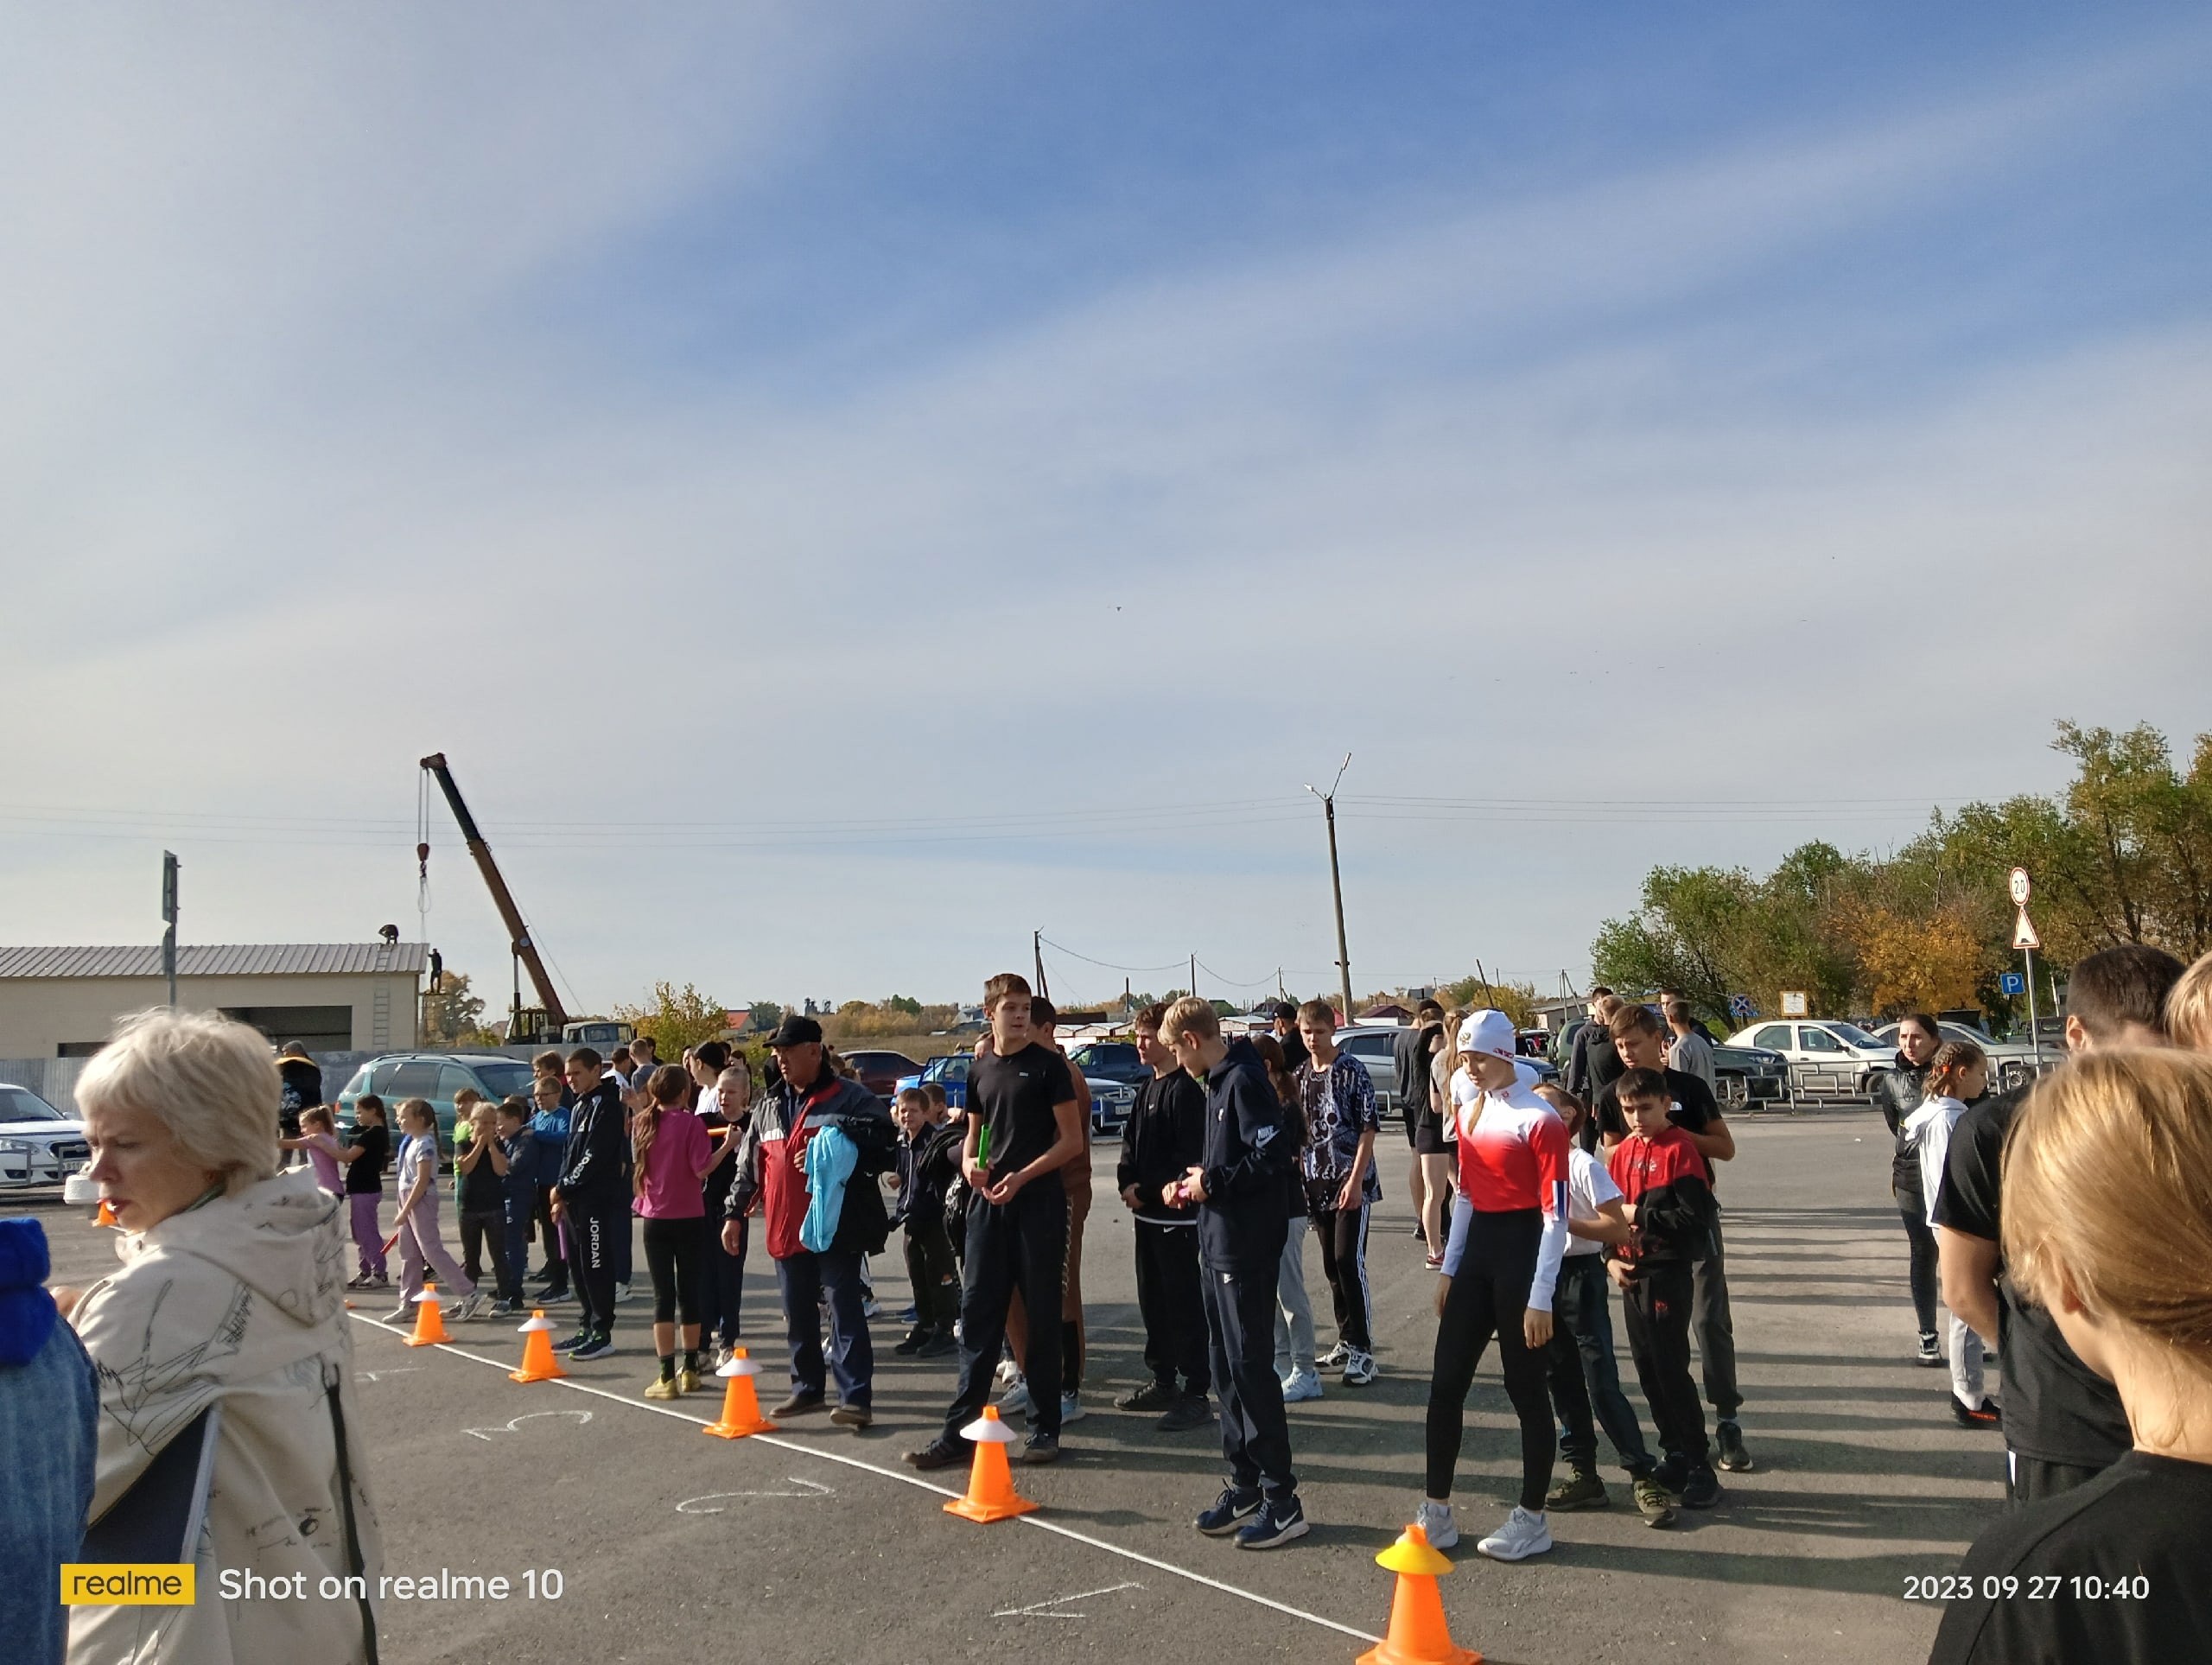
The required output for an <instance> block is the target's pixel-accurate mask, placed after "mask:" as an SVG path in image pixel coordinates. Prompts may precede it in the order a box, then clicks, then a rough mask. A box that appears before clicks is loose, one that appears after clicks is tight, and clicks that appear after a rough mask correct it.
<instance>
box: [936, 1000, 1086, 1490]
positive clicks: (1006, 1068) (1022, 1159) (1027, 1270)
mask: <svg viewBox="0 0 2212 1665" xmlns="http://www.w3.org/2000/svg"><path fill="white" fill-rule="evenodd" d="M1029 998H1030V997H1029V983H1028V981H1027V979H1026V978H1023V977H1020V976H1017V975H1014V973H1012V972H1010V971H1008V972H1001V974H1000V975H997V976H995V977H994V978H992V979H991V980H990V982H988V983H986V984H985V985H984V987H983V1004H984V1007H985V1009H986V1010H988V1012H989V1013H990V1014H991V1051H990V1052H988V1054H985V1055H982V1056H979V1057H978V1058H976V1061H975V1064H973V1065H972V1066H971V1067H970V1068H969V1071H968V1126H967V1142H966V1144H965V1145H964V1146H963V1149H962V1153H961V1158H960V1171H961V1175H962V1177H963V1179H966V1180H967V1182H968V1188H969V1203H968V1218H967V1232H968V1253H967V1256H966V1262H965V1266H964V1268H963V1272H964V1281H963V1285H962V1287H961V1292H960V1386H959V1388H958V1389H957V1391H956V1392H955V1393H954V1395H953V1396H952V1403H951V1404H950V1406H949V1407H948V1408H946V1411H945V1414H944V1430H943V1432H941V1433H939V1434H938V1437H937V1438H936V1439H932V1440H931V1441H930V1443H929V1444H928V1445H926V1446H922V1447H921V1448H920V1449H919V1450H917V1451H910V1452H907V1453H906V1460H907V1461H908V1462H909V1463H912V1465H914V1466H915V1467H916V1468H920V1469H936V1468H946V1467H950V1466H951V1465H954V1464H957V1463H965V1462H967V1461H968V1460H969V1442H968V1439H967V1437H966V1436H965V1435H964V1434H963V1433H961V1430H962V1429H963V1428H964V1427H967V1426H968V1425H969V1423H970V1422H972V1421H974V1420H976V1418H977V1417H978V1416H980V1415H982V1411H983V1402H984V1401H985V1400H987V1399H988V1398H989V1397H990V1391H991V1377H992V1375H993V1373H994V1372H995V1371H996V1370H997V1369H998V1365H999V1349H1000V1348H1001V1346H1002V1345H1003V1344H1004V1343H1005V1340H1006V1315H1007V1307H1008V1306H1010V1305H1011V1304H1012V1302H1013V1300H1014V1291H1015V1290H1016V1289H1017V1288H1019V1289H1020V1291H1021V1299H1022V1303H1023V1305H1024V1306H1027V1309H1028V1310H1029V1312H1032V1313H1033V1314H1034V1313H1043V1312H1058V1311H1059V1310H1060V1292H1061V1288H1062V1280H1063V1278H1064V1277H1065V1274H1066V1271H1067V1254H1068V1200H1067V1192H1066V1191H1065V1188H1064V1187H1063V1186H1062V1185H1061V1183H1060V1167H1061V1165H1062V1164H1064V1163H1066V1162H1069V1161H1073V1160H1081V1159H1082V1157H1083V1153H1084V1125H1083V1122H1084V1118H1083V1112H1082V1111H1081V1109H1079V1108H1078V1107H1077V1102H1076V1090H1075V1084H1074V1077H1072V1076H1071V1075H1070V1074H1069V1072H1068V1061H1067V1059H1066V1058H1063V1057H1061V1056H1060V1054H1059V1053H1058V1052H1053V1051H1052V1049H1051V1048H1049V1047H1046V1046H1042V1045H1039V1044H1038V1043H1037V1042H1036V1041H1035V1040H1034V1039H1032V1038H1031V1035H1030V1031H1029ZM1023 1369H1024V1370H1025V1372H1026V1373H1027V1376H1028V1382H1029V1403H1030V1407H1031V1409H1030V1423H1029V1427H1030V1433H1029V1439H1028V1443H1027V1446H1025V1447H1024V1449H1023V1451H1022V1458H1023V1459H1024V1460H1025V1461H1027V1462H1031V1463H1049V1462H1052V1461H1053V1460H1054V1459H1055V1458H1058V1456H1059V1454H1060V1331H1059V1326H1058V1325H1054V1324H1048V1323H1033V1324H1031V1325H1030V1326H1029V1345H1028V1348H1027V1357H1026V1358H1025V1359H1024V1360H1023Z"/></svg>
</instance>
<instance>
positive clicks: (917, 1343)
mask: <svg viewBox="0 0 2212 1665" xmlns="http://www.w3.org/2000/svg"><path fill="white" fill-rule="evenodd" d="M935 1333H936V1331H933V1330H931V1329H930V1328H929V1326H928V1325H921V1324H918V1325H915V1326H914V1327H913V1328H912V1329H911V1330H909V1331H906V1337H905V1338H904V1339H903V1340H901V1341H900V1342H899V1344H898V1345H897V1346H896V1347H893V1349H892V1351H893V1352H894V1353H896V1354H898V1355H899V1357H901V1358H912V1357H913V1356H914V1355H915V1354H916V1353H918V1352H920V1351H921V1350H922V1345H923V1344H924V1343H925V1342H926V1341H928V1340H929V1338H931V1336H932V1335H934V1334H935Z"/></svg>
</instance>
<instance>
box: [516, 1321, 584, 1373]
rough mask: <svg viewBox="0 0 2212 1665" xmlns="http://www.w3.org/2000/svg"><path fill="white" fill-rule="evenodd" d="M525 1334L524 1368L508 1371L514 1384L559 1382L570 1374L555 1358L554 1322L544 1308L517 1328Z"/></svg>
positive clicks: (523, 1346) (523, 1348) (523, 1349)
mask: <svg viewBox="0 0 2212 1665" xmlns="http://www.w3.org/2000/svg"><path fill="white" fill-rule="evenodd" d="M515 1327H516V1329H517V1330H518V1331H521V1333H522V1336H523V1344H522V1369H519V1370H510V1371H508V1372H507V1380H508V1381H510V1382H559V1381H561V1380H562V1379H563V1378H564V1377H565V1376H567V1375H568V1374H569V1373H568V1372H567V1371H566V1370H564V1369H562V1368H561V1362H560V1361H559V1360H558V1359H556V1358H555V1357H553V1320H552V1319H549V1318H547V1317H546V1316H545V1309H544V1308H543V1307H542V1306H538V1307H533V1308H532V1309H531V1314H530V1321H529V1322H528V1323H526V1324H519V1325H516V1326H515Z"/></svg>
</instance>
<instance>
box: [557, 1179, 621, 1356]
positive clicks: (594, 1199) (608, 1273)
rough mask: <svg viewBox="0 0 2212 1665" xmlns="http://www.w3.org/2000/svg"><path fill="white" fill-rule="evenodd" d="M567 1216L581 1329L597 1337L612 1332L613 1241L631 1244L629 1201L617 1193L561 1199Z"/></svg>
mask: <svg viewBox="0 0 2212 1665" xmlns="http://www.w3.org/2000/svg"><path fill="white" fill-rule="evenodd" d="M562 1200H563V1203H564V1204H566V1205H567V1208H568V1216H569V1273H570V1274H571V1275H572V1276H573V1278H574V1279H575V1288H576V1304H577V1305H578V1306H581V1307H582V1308H583V1323H582V1325H581V1327H582V1328H583V1329H586V1330H591V1331H596V1332H597V1333H598V1334H600V1335H602V1336H604V1335H611V1334H612V1333H613V1330H614V1282H615V1278H614V1250H615V1243H616V1240H617V1239H618V1238H619V1239H620V1241H621V1242H629V1241H630V1208H629V1203H630V1199H629V1198H627V1197H626V1196H625V1195H624V1194H623V1193H622V1192H619V1191H609V1192H606V1193H605V1194H603V1195H601V1194H599V1193H588V1194H586V1195H583V1196H578V1197H564V1198H563V1199H562Z"/></svg>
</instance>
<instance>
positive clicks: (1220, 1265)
mask: <svg viewBox="0 0 2212 1665" xmlns="http://www.w3.org/2000/svg"><path fill="white" fill-rule="evenodd" d="M1160 1038H1161V1039H1163V1040H1164V1041H1166V1044H1167V1045H1168V1047H1169V1048H1170V1049H1171V1050H1172V1051H1173V1052H1174V1054H1175V1061H1176V1063H1178V1064H1180V1065H1181V1066H1182V1067H1183V1069H1184V1070H1185V1071H1187V1072H1188V1073H1189V1074H1190V1075H1191V1076H1192V1077H1193V1078H1195V1079H1197V1080H1198V1081H1201V1082H1203V1083H1204V1084H1205V1093H1206V1111H1205V1114H1206V1136H1205V1151H1204V1153H1203V1154H1202V1156H1201V1158H1200V1160H1198V1162H1197V1163H1194V1164H1193V1165H1192V1166H1191V1167H1190V1168H1189V1169H1188V1170H1186V1171H1185V1173H1184V1176H1183V1178H1182V1179H1179V1180H1175V1181H1173V1182H1172V1183H1171V1184H1169V1185H1166V1187H1165V1188H1164V1189H1163V1190H1162V1192H1161V1194H1160V1201H1161V1202H1163V1203H1165V1204H1167V1205H1168V1206H1170V1207H1182V1206H1184V1205H1185V1204H1190V1203H1194V1202H1195V1203H1197V1204H1198V1259H1199V1263H1200V1267H1201V1271H1200V1287H1201V1288H1202V1289H1203V1290H1204V1292H1205V1310H1206V1333H1207V1338H1208V1340H1209V1342H1210V1343H1211V1347H1212V1366H1213V1381H1214V1389H1215V1391H1216V1392H1217V1394H1219V1395H1220V1396H1221V1448H1222V1453H1223V1455H1224V1456H1225V1457H1227V1458H1228V1459H1229V1484H1227V1485H1225V1486H1224V1487H1223V1488H1222V1490H1221V1496H1220V1497H1218V1498H1217V1499H1216V1500H1215V1502H1214V1505H1213V1507H1212V1508H1211V1509H1207V1510H1206V1511H1205V1513H1204V1514H1202V1515H1200V1516H1198V1520H1197V1521H1196V1522H1194V1524H1195V1525H1196V1526H1197V1527H1198V1530H1199V1531H1201V1532H1203V1533H1205V1534H1206V1535H1208V1536H1210V1537H1216V1538H1219V1537H1226V1536H1228V1535H1230V1534H1231V1533H1235V1534H1236V1543H1237V1547H1239V1548H1241V1549H1273V1548H1274V1547H1277V1546H1278V1545H1280V1544H1286V1543H1288V1542H1289V1541H1291V1540H1292V1539H1294V1538H1302V1537H1304V1536H1305V1535H1306V1532H1307V1531H1308V1529H1309V1528H1308V1527H1307V1524H1306V1511H1305V1510H1304V1509H1302V1508H1300V1505H1299V1502H1298V1478H1297V1477H1296V1476H1295V1475H1294V1474H1293V1473H1292V1472H1291V1471H1290V1423H1289V1420H1288V1419H1287V1418H1286V1417H1285V1416H1284V1414H1283V1409H1282V1382H1281V1379H1280V1378H1279V1377H1277V1376H1276V1375H1275V1372H1274V1334H1275V1280H1276V1277H1277V1274H1278V1273H1279V1271H1280V1269H1281V1263H1282V1247H1283V1242H1284V1240H1285V1239H1286V1238H1287V1236H1288V1235H1289V1216H1288V1215H1287V1213H1286V1211H1284V1208H1283V1198H1284V1193H1285V1191H1286V1188H1287V1184H1288V1175H1289V1172H1290V1164H1291V1162H1292V1160H1294V1157H1295V1155H1296V1152H1295V1150H1294V1146H1295V1144H1296V1143H1297V1141H1295V1140H1294V1139H1292V1138H1291V1137H1290V1136H1289V1135H1288V1134H1287V1133H1286V1131H1285V1130H1284V1126H1283V1114H1284V1112H1283V1105H1282V1101H1281V1099H1279V1098H1277V1097H1276V1096H1275V1091H1274V1087H1273V1086H1271V1085H1270V1084H1268V1072H1267V1067H1266V1065H1265V1064H1262V1062H1261V1060H1260V1055H1259V1053H1258V1052H1256V1051H1255V1050H1254V1048H1253V1045H1252V1043H1251V1042H1250V1041H1249V1040H1246V1039H1243V1037H1242V1036H1240V1037H1238V1038H1237V1039H1235V1040H1233V1041H1224V1039H1222V1034H1221V1020H1220V1018H1219V1017H1218V1016H1217V1015H1216V1014H1215V1012H1214V1009H1213V1007H1211V1005H1209V1004H1207V1003H1206V1002H1205V1001H1202V1000H1199V999H1198V998H1197V997H1195V996H1192V995H1186V996H1185V997H1184V998H1183V999H1181V1000H1179V1001H1176V1002H1175V1004H1174V1005H1173V1006H1171V1007H1168V1008H1167V1012H1166V1016H1165V1017H1164V1018H1162V1019H1161V1020H1160ZM1246 1516H1250V1517H1251V1518H1250V1520H1249V1521H1248V1522H1245V1524H1244V1525H1243V1527H1242V1528H1239V1526H1238V1524H1237V1523H1238V1522H1240V1521H1245V1517H1246Z"/></svg>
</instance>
